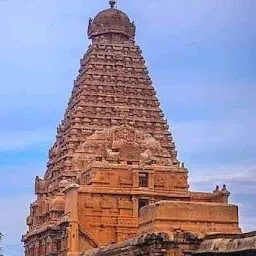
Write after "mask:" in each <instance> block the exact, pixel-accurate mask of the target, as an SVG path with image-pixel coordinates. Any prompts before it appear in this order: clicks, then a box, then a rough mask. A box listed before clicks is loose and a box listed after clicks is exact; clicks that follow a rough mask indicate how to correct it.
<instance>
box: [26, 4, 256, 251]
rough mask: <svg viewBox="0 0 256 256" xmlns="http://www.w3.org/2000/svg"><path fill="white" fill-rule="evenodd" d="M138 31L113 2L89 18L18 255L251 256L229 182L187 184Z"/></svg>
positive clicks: (250, 236)
mask: <svg viewBox="0 0 256 256" xmlns="http://www.w3.org/2000/svg"><path fill="white" fill-rule="evenodd" d="M135 32H136V26H135V24H134V22H131V21H130V18H129V17H128V16H127V15H126V14H125V13H124V12H122V11H120V10H118V9H116V8H115V1H110V8H109V9H106V10H103V11H101V12H100V13H99V14H97V15H96V17H95V18H94V19H90V20H89V26H88V37H89V39H91V44H90V46H89V48H88V50H87V52H86V54H85V55H84V56H83V58H82V59H81V60H80V64H81V65H80V69H79V74H78V77H77V79H76V80H75V82H74V88H73V90H72V94H71V97H70V100H69V103H68V107H67V110H66V112H65V114H64V118H63V120H62V121H61V124H60V125H59V127H58V128H57V136H56V141H55V142H54V144H53V146H52V148H51V149H50V150H49V161H48V163H47V169H46V171H45V175H44V177H43V178H39V177H36V179H35V194H36V196H37V198H36V200H35V201H34V202H33V203H32V204H31V205H30V214H29V216H28V217H27V225H28V231H27V233H26V234H25V235H24V236H23V237H22V241H23V242H24V246H25V255H26V256H50V255H52V256H53V255H54V256H79V255H80V256H83V255H84V256H85V255H98V256H100V255H129V256H142V255H144V256H153V255H158V256H160V255H163V256H164V255H166V256H188V255H189V256H191V255H218V254H224V255H253V252H254V249H255V234H253V233H252V234H241V230H240V228H239V218H238V207H237V206H235V205H232V204H230V203H229V195H230V192H229V191H228V190H227V188H226V186H225V185H224V186H223V187H221V188H220V187H219V186H217V187H216V189H214V191H213V192H209V193H202V192H194V191H191V190H190V189H189V184H188V169H187V168H186V166H185V165H184V163H182V162H180V161H179V160H178V158H177V151H176V147H175V143H174V141H173V138H172V134H171V132H170V131H169V126H168V124H167V121H166V120H165V119H164V114H163V112H162V110H161V109H160V103H159V101H158V99H157V97H156V92H155V89H154V87H153V84H152V80H151V78H150V76H149V72H148V70H147V67H146V65H145V60H144V58H143V56H142V51H141V49H140V47H139V46H137V45H136V43H135ZM170 97H171V92H170ZM174 97H177V96H174ZM46 121H47V120H46ZM239 253H240V254H239ZM241 253H242V254H241Z"/></svg>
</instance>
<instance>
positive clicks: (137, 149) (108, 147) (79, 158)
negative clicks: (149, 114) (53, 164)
mask: <svg viewBox="0 0 256 256" xmlns="http://www.w3.org/2000/svg"><path fill="white" fill-rule="evenodd" d="M123 161H126V162H129V163H134V164H139V165H140V166H145V165H152V164H157V165H164V166H172V160H171V156H170V153H169V152H168V151H167V150H166V149H163V148H162V146H161V145H160V143H159V142H158V141H157V140H156V139H155V138H154V137H153V136H151V135H150V134H147V133H144V132H141V131H139V130H136V129H134V128H132V127H130V126H128V125H121V126H115V127H112V128H108V129H104V130H103V131H96V132H94V134H93V135H91V136H90V137H88V138H87V139H86V142H84V143H83V144H81V145H80V146H79V147H78V149H77V150H76V152H75V154H74V157H73V162H72V167H73V168H74V169H75V170H77V171H78V170H81V171H82V170H84V169H85V168H86V166H88V165H90V164H91V163H93V162H96V163H98V164H102V165H108V164H113V163H116V164H120V163H122V162H123Z"/></svg>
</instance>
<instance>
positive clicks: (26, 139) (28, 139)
mask: <svg viewBox="0 0 256 256" xmlns="http://www.w3.org/2000/svg"><path fill="white" fill-rule="evenodd" d="M52 135H53V132H49V133H47V131H19V130H16V131H11V132H8V131H2V132H1V133H0V141H1V143H0V152H1V151H2V152H5V151H21V150H24V149H26V148H29V147H31V146H36V145H42V144H47V145H48V144H50V142H52V137H53V136H52Z"/></svg>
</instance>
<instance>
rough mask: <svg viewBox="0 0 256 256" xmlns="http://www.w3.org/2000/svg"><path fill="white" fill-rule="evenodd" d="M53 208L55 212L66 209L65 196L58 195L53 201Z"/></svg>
mask: <svg viewBox="0 0 256 256" xmlns="http://www.w3.org/2000/svg"><path fill="white" fill-rule="evenodd" d="M51 210H52V211H55V212H64V211H65V198H64V196H63V195H57V196H56V197H55V198H54V199H53V200H52V203H51Z"/></svg>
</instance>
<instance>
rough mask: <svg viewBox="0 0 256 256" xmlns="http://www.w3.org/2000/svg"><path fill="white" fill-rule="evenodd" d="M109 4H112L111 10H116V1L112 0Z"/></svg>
mask: <svg viewBox="0 0 256 256" xmlns="http://www.w3.org/2000/svg"><path fill="white" fill-rule="evenodd" d="M109 4H110V7H111V8H114V7H115V5H116V0H110V1H109Z"/></svg>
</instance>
